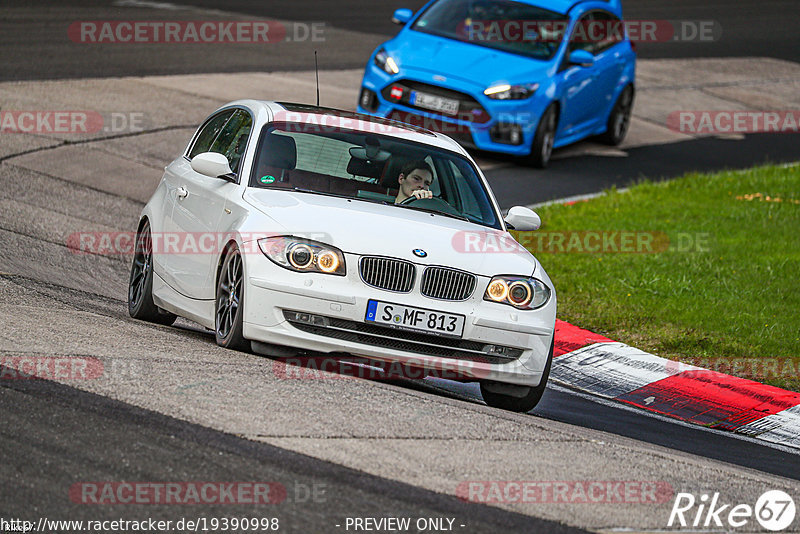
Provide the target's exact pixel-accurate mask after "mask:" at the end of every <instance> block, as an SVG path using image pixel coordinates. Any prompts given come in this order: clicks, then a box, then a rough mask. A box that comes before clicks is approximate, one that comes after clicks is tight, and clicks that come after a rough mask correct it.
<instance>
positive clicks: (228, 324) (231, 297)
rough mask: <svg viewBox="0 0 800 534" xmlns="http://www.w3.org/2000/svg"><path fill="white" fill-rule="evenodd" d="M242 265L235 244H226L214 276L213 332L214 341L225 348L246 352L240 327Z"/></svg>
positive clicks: (241, 316) (242, 286)
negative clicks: (220, 265) (215, 283)
mask: <svg viewBox="0 0 800 534" xmlns="http://www.w3.org/2000/svg"><path fill="white" fill-rule="evenodd" d="M243 325H244V266H243V265H242V254H241V252H239V247H238V246H236V244H232V245H230V246H229V247H228V249H227V251H226V254H225V258H224V259H223V261H222V268H221V269H220V271H219V277H218V280H217V293H216V299H215V301H214V333H215V335H216V338H217V345H219V346H220V347H225V348H226V349H233V350H241V351H245V352H250V349H251V347H250V341H249V340H247V339H245V338H244V337H243V335H242V330H243V328H244V326H243Z"/></svg>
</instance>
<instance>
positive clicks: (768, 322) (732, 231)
mask: <svg viewBox="0 0 800 534" xmlns="http://www.w3.org/2000/svg"><path fill="white" fill-rule="evenodd" d="M607 193H608V194H606V195H604V196H601V197H598V198H595V199H592V200H590V201H587V202H577V203H575V204H572V205H550V206H544V207H541V208H539V209H538V210H537V212H538V213H539V214H540V215H541V217H542V221H543V226H542V228H541V229H540V230H539V232H536V233H532V234H529V235H526V236H520V237H519V240H520V241H521V242H522V243H523V244H525V245H526V246H527V247H528V248H529V249H530V250H531V251H532V252H534V254H535V255H536V256H537V258H538V259H539V260H540V261H541V262H542V264H543V265H544V267H545V269H546V270H547V273H548V274H549V275H550V277H551V278H552V280H553V282H554V284H555V287H556V290H557V292H558V299H559V300H558V306H559V309H558V315H559V318H561V319H564V320H566V321H569V322H571V323H574V324H576V325H578V326H581V327H582V328H587V329H589V330H592V331H595V332H597V333H601V334H604V335H606V336H608V337H610V338H612V339H616V340H619V341H623V342H625V343H628V344H630V345H633V346H636V347H638V348H640V349H642V350H645V351H648V352H651V353H653V354H657V355H659V356H662V357H665V358H669V359H674V360H680V361H683V362H686V363H691V364H695V365H700V366H703V367H707V368H710V369H714V370H718V371H720V372H724V373H728V374H733V375H737V376H741V377H744V378H749V379H752V380H757V381H760V382H765V383H769V384H772V385H775V386H778V387H783V388H786V389H790V390H793V391H800V165H794V166H788V167H787V166H766V167H758V168H754V169H749V170H744V171H729V172H720V173H715V174H690V175H686V176H684V177H682V178H679V179H676V180H671V181H666V182H658V183H651V182H645V183H641V184H637V185H635V186H633V187H631V188H630V190H629V191H627V192H624V193H620V192H617V191H614V190H611V191H608V192H607ZM614 232H616V234H615V233H614ZM627 232H630V233H631V234H628V233H627ZM536 234H542V235H543V237H540V236H537V235H536ZM559 235H560V236H561V237H560V238H559V237H558V236H559ZM533 236H536V237H537V238H538V241H533ZM624 236H627V237H624ZM625 240H627V245H628V246H627V247H623V245H625V244H626V243H625ZM648 244H649V250H648ZM570 245H571V246H570ZM598 247H599V249H600V250H599V251H596V250H597V249H598ZM623 248H625V250H636V251H637V252H622V251H621V249H623ZM615 249H616V250H615ZM590 250H592V251H590Z"/></svg>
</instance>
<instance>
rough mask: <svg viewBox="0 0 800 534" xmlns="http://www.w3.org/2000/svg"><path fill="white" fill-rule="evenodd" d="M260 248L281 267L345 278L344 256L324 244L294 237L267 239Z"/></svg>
mask: <svg viewBox="0 0 800 534" xmlns="http://www.w3.org/2000/svg"><path fill="white" fill-rule="evenodd" d="M258 248H260V249H261V252H263V253H264V255H265V256H266V257H267V258H269V259H270V260H272V261H273V262H275V263H277V264H278V265H280V266H281V267H284V268H286V269H289V270H291V271H297V272H299V273H325V274H338V275H339V276H344V275H345V272H346V269H345V265H344V254H343V253H342V251H341V250H339V249H338V248H336V247H332V246H330V245H326V244H324V243H318V242H316V241H311V240H310V239H303V238H300V237H293V236H278V237H265V238H264V239H259V240H258Z"/></svg>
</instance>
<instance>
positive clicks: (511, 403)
mask: <svg viewBox="0 0 800 534" xmlns="http://www.w3.org/2000/svg"><path fill="white" fill-rule="evenodd" d="M552 363H553V344H552V343H551V344H550V354H549V355H548V356H547V363H546V364H545V366H544V372H543V373H542V381H541V382H539V385H538V386H536V387H532V388H528V389H529V391H528V394H527V395H525V396H524V397H513V396H511V395H503V394H501V393H495V392H493V391H489V390H488V389H486V386H485V383H484V382H481V395H482V396H483V401H484V402H485V403H486V404H488V405H489V406H491V407H492V408H500V409H502V410H509V411H511V412H524V413H527V412H529V411H531V410H533V409H534V408H536V405H537V404H539V401H540V400H541V399H542V395H543V394H544V390H545V388H546V387H547V379H548V378H549V377H550V365H551V364H552Z"/></svg>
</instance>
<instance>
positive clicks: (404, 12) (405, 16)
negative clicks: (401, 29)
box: [392, 8, 414, 25]
mask: <svg viewBox="0 0 800 534" xmlns="http://www.w3.org/2000/svg"><path fill="white" fill-rule="evenodd" d="M413 16H414V12H413V11H411V10H410V9H406V8H403V9H398V10H396V11H395V12H394V15H392V22H394V23H395V24H400V25H403V24H405V23H406V22H408V21H409V20H411V17H413Z"/></svg>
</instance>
